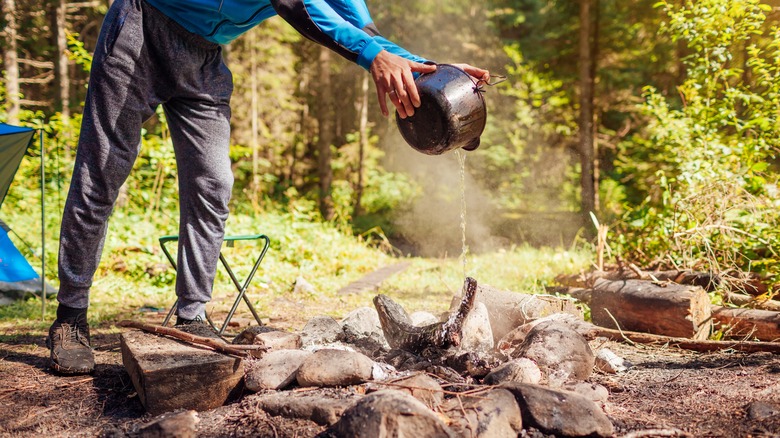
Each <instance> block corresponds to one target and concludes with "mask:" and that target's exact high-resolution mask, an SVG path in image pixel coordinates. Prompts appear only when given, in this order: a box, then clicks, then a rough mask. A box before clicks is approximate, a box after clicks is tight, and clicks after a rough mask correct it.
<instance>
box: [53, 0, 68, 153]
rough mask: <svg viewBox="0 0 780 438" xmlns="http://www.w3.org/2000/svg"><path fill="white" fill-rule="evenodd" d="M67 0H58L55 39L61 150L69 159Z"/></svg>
mask: <svg viewBox="0 0 780 438" xmlns="http://www.w3.org/2000/svg"><path fill="white" fill-rule="evenodd" d="M67 7H68V5H67V2H66V0H59V2H58V3H57V11H56V20H57V23H56V26H55V29H56V32H57V34H56V39H57V67H56V72H55V73H56V76H57V79H58V81H57V83H58V84H59V100H60V114H61V117H62V124H63V126H64V127H65V129H64V132H63V134H64V136H63V141H62V145H63V150H64V152H65V158H66V160H69V159H70V155H71V150H70V129H69V125H70V70H69V69H70V60H69V59H68V38H67V36H66V32H67V29H68V19H67Z"/></svg>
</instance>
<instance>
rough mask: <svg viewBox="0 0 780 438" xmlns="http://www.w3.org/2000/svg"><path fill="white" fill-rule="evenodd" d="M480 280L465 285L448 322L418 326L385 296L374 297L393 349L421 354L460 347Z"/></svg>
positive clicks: (396, 304) (469, 279)
mask: <svg viewBox="0 0 780 438" xmlns="http://www.w3.org/2000/svg"><path fill="white" fill-rule="evenodd" d="M476 294H477V281H476V280H474V279H473V278H471V277H468V278H466V281H465V283H464V294H463V299H462V300H461V302H460V306H458V310H457V311H456V312H454V313H452V314H451V315H450V317H449V318H447V321H444V322H438V323H435V324H430V325H427V326H423V327H417V326H414V325H413V324H412V321H411V319H410V318H409V315H408V314H407V313H406V311H405V310H404V309H403V307H401V306H400V305H399V304H398V303H396V302H394V301H393V300H391V299H390V298H389V297H387V296H386V295H377V296H376V297H374V306H375V307H376V310H377V312H378V313H379V322H380V323H381V325H382V331H383V332H384V334H385V338H386V339H387V342H388V343H389V344H390V346H391V347H393V348H397V349H400V350H406V351H411V352H413V353H420V352H422V351H424V350H426V349H428V348H436V349H442V350H443V349H447V348H449V347H454V346H458V345H460V342H461V338H462V331H463V321H464V320H465V319H466V316H468V314H469V312H470V311H471V309H472V308H473V307H474V299H475V297H476Z"/></svg>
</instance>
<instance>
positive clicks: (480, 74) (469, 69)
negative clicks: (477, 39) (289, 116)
mask: <svg viewBox="0 0 780 438" xmlns="http://www.w3.org/2000/svg"><path fill="white" fill-rule="evenodd" d="M452 65H454V66H455V67H458V68H459V69H461V70H463V71H465V72H466V73H468V74H469V76H471V77H472V78H474V80H475V81H477V82H482V83H485V84H487V83H488V82H490V72H489V71H487V70H485V69H483V68H478V67H474V66H472V65H468V64H452Z"/></svg>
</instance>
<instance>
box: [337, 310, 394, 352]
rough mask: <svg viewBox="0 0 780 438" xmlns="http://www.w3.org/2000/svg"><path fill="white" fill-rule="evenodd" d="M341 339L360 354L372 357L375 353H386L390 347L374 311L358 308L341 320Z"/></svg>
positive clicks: (377, 315)
mask: <svg viewBox="0 0 780 438" xmlns="http://www.w3.org/2000/svg"><path fill="white" fill-rule="evenodd" d="M341 328H342V330H343V332H344V334H343V337H342V339H343V340H344V342H348V343H350V344H352V345H354V346H355V347H356V348H357V349H358V350H359V351H361V352H362V353H365V354H368V355H371V356H374V355H375V353H376V352H377V351H388V350H389V349H390V345H389V344H388V343H387V340H386V339H385V335H384V333H383V332H382V324H381V323H380V322H379V314H378V313H377V311H376V309H373V308H370V307H360V308H358V309H355V310H353V311H352V312H350V313H349V314H348V315H347V316H345V317H344V319H342V320H341Z"/></svg>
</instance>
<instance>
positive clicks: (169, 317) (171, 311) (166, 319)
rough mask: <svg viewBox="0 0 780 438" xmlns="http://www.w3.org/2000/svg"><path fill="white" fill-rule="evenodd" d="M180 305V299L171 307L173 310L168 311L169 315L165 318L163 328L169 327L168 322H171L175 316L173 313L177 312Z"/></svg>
mask: <svg viewBox="0 0 780 438" xmlns="http://www.w3.org/2000/svg"><path fill="white" fill-rule="evenodd" d="M178 305H179V300H178V298H177V299H176V301H174V303H173V306H171V310H169V311H168V315H166V316H165V319H164V320H163V323H162V326H163V327H165V326H166V325H168V322H169V321H170V320H171V317H172V316H173V312H175V311H176V307H177V306H178Z"/></svg>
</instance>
